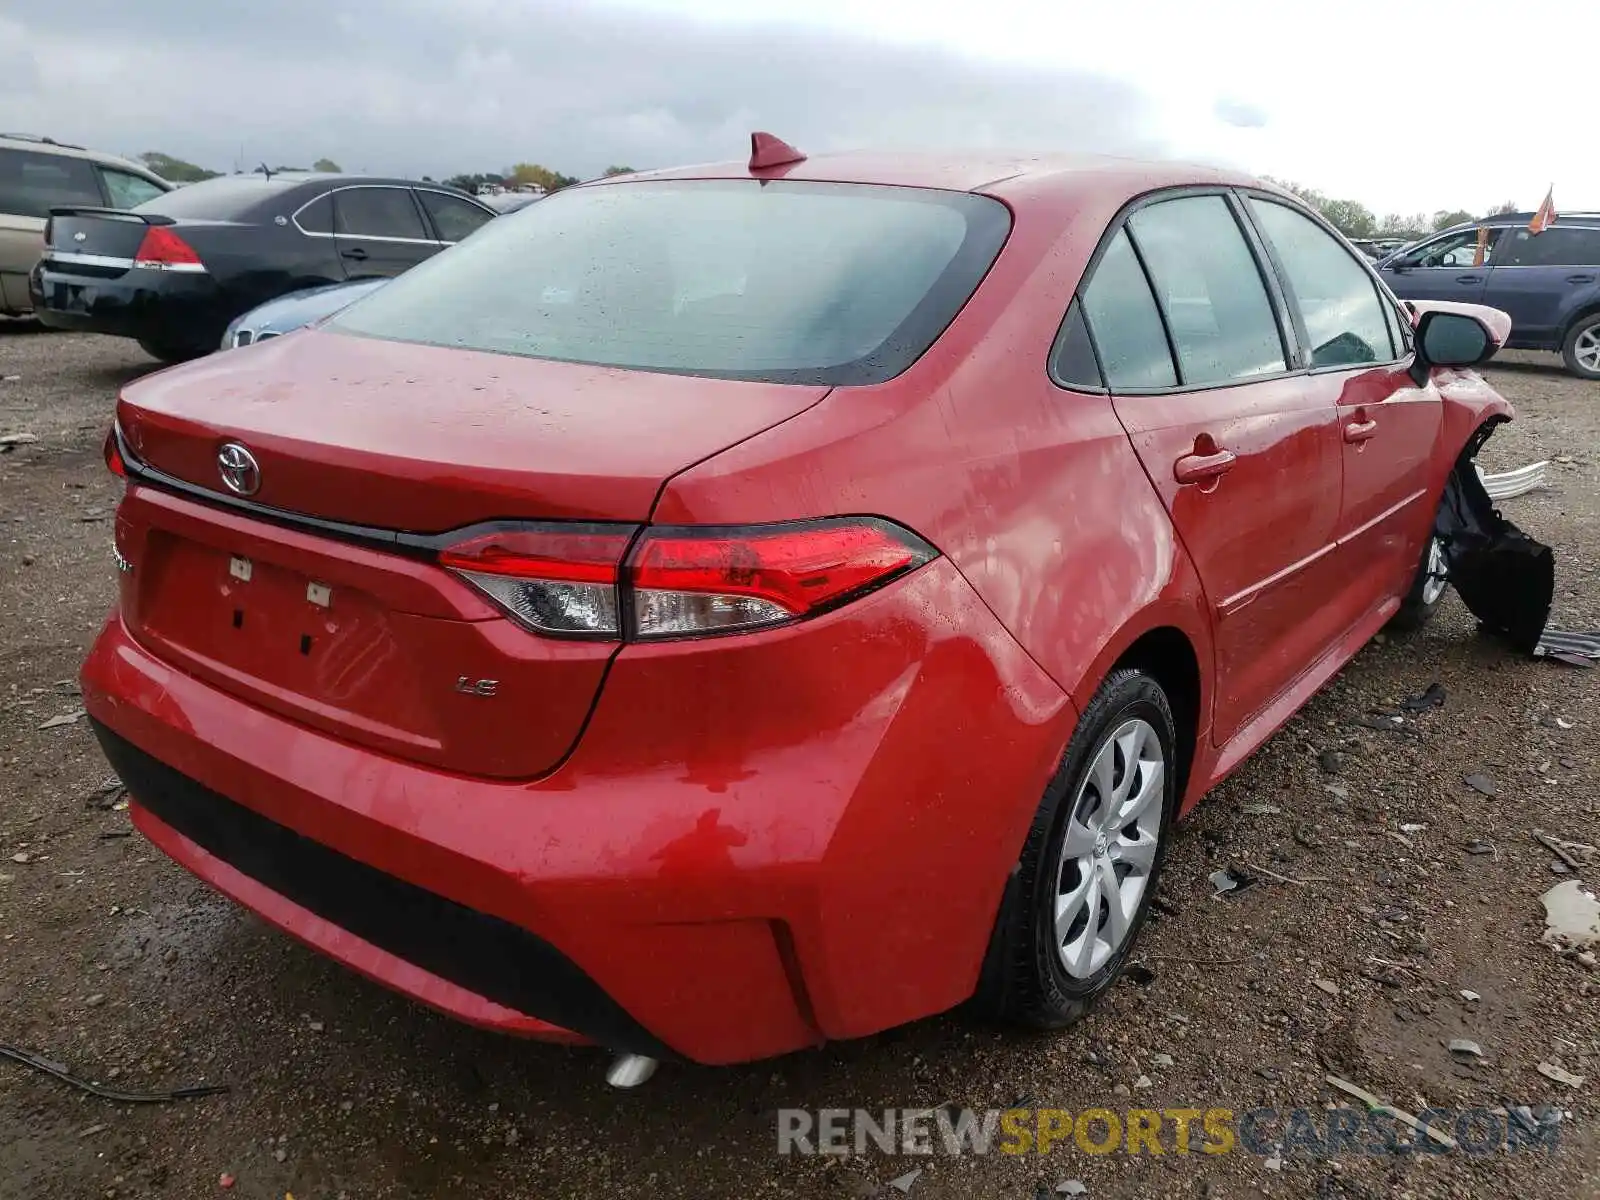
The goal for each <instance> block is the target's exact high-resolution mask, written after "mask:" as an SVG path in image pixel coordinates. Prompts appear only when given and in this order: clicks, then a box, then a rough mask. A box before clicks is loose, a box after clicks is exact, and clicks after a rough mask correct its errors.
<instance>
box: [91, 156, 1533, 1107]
mask: <svg viewBox="0 0 1600 1200" xmlns="http://www.w3.org/2000/svg"><path fill="white" fill-rule="evenodd" d="M753 142H754V148H753V153H752V155H751V158H750V160H749V162H748V163H747V162H745V161H739V162H736V163H727V164H714V165H711V166H697V167H694V168H686V169H684V170H681V171H677V172H672V171H667V172H657V173H653V174H645V175H635V176H628V177H624V178H620V179H614V180H608V181H605V182H598V181H597V182H594V183H589V184H583V185H580V186H575V187H571V188H566V189H563V190H561V191H560V192H558V193H556V194H555V195H553V196H551V197H549V198H548V199H546V200H542V201H540V202H539V203H538V204H536V205H534V206H533V207H532V208H530V209H527V210H526V211H524V212H522V213H519V214H517V215H516V216H514V217H512V218H510V219H508V220H505V221H496V222H492V223H491V224H489V225H488V226H487V227H485V228H484V229H483V230H482V232H481V233H480V234H477V235H475V236H473V237H472V238H470V239H468V240H467V241H466V242H464V243H463V244H462V245H460V246H459V247H457V248H456V249H454V250H452V251H451V252H450V253H448V254H443V255H439V256H438V257H436V258H434V259H433V260H431V261H429V262H426V263H423V264H422V265H421V266H419V267H416V268H415V269H414V270H412V271H409V272H407V273H406V274H405V275H403V276H401V277H400V278H398V279H395V280H394V281H393V282H391V283H389V284H387V285H385V286H384V287H382V288H381V289H380V290H378V291H377V292H375V293H373V294H370V295H368V296H366V297H365V298H364V299H362V300H361V301H360V302H358V303H356V304H353V305H351V306H350V307H348V308H346V309H345V310H343V311H342V312H340V313H337V314H335V315H334V316H333V317H331V318H329V319H327V320H326V321H323V322H322V323H321V324H319V325H317V326H316V327H315V328H312V329H305V330H302V331H301V332H299V333H297V334H295V335H294V336H292V337H283V338H277V339H274V340H272V341H270V342H268V343H266V344H265V345H258V346H254V347H252V348H250V349H248V350H239V351H234V352H230V353H228V354H225V355H222V356H220V358H219V359H217V360H213V361H210V362H207V363H203V364H199V363H197V364H193V365H191V366H188V367H180V368H177V369H175V370H172V371H164V372H159V373H157V374H154V375H149V376H145V377H144V378H142V379H139V380H136V381H135V382H133V383H131V384H129V385H128V386H126V387H125V388H124V389H123V391H122V394H121V396H120V398H119V400H118V404H117V411H116V420H115V425H114V427H113V428H112V429H111V430H110V432H109V436H108V439H107V443H106V461H107V464H108V465H109V466H110V468H111V469H112V470H113V471H114V472H115V473H117V474H118V475H120V476H121V477H122V479H123V481H124V483H125V490H124V492H123V496H122V498H121V501H120V504H119V506H118V509H117V516H116V522H115V534H116V546H115V563H116V575H115V576H114V578H115V579H116V581H117V589H118V593H119V601H118V608H117V610H116V611H115V612H114V613H112V614H111V615H110V617H109V619H108V621H107V623H106V624H105V626H104V628H103V629H102V631H101V633H100V635H99V638H98V640H97V642H96V644H95V646H94V648H93V650H92V651H91V652H90V654H89V657H88V659H87V661H86V662H85V664H84V667H83V671H82V675H81V681H82V693H83V704H84V707H85V708H86V709H87V712H88V716H89V719H90V721H91V723H92V726H93V728H94V731H95V733H96V735H97V737H98V738H99V740H100V742H101V745H102V747H103V748H104V750H105V752H106V755H107V757H108V758H109V760H110V762H111V764H112V766H113V767H114V769H115V771H116V773H117V775H118V777H119V778H121V779H122V780H123V781H124V783H125V784H126V786H127V788H128V790H129V792H130V794H131V797H132V808H131V816H132V819H133V822H134V824H135V825H136V827H137V828H138V829H139V830H140V831H142V832H143V833H144V835H145V836H147V837H148V838H150V839H151V841H152V842H153V843H154V844H155V845H156V846H157V847H159V848H160V849H161V850H162V851H163V852H164V853H166V854H167V855H169V856H171V857H172V858H174V859H175V860H177V861H178V862H179V863H180V864H182V865H183V866H185V867H187V868H188V869H189V870H190V871H192V872H194V873H196V874H197V875H198V876H200V877H201V878H202V879H204V880H206V881H208V882H209V883H211V884H212V885H213V886H215V887H216V888H218V889H219V890H221V891H222V892H224V893H225V894H227V895H229V896H232V897H234V898H235V899H236V900H238V901H240V902H241V903H243V904H245V905H247V906H249V907H250V908H252V909H254V910H255V911H256V912H258V913H260V914H261V915H262V917H263V918H264V919H265V920H267V921H269V922H271V923H273V924H274V925H276V926H278V927H279V928H280V929H283V930H286V931H288V932H290V933H292V934H293V935H294V936H296V937H298V938H300V939H302V940H303V941H305V942H306V943H308V944H310V945H311V946H313V947H316V948H318V949H320V950H322V951H323V952H325V953H327V954H330V955H332V956H334V957H335V958H338V959H341V960H343V961H345V962H346V963H348V964H350V965H351V966H352V967H354V968H355V969H356V970H359V971H360V972H362V973H364V974H366V975H368V976H370V977H373V978H375V979H378V980H381V981H383V982H385V983H387V984H389V985H391V986H393V987H396V988H398V989H400V990H402V991H404V992H406V993H408V994H410V995H412V996H414V997H416V998H417V999H419V1000H421V1001H423V1002H425V1003H428V1004H431V1005H433V1006H435V1007H437V1008H439V1009H442V1010H444V1011H446V1012H449V1013H452V1014H454V1015H456V1016H457V1017H460V1018H462V1019H464V1020H467V1021H469V1022H472V1023H475V1024H478V1025H482V1026H486V1027H490V1028H494V1029H499V1030H502V1031H505V1032H507V1033H513V1034H517V1035H522V1036H529V1037H536V1038H548V1039H552V1040H558V1041H574V1040H583V1041H590V1042H595V1043H598V1044H600V1045H602V1046H607V1047H610V1048H612V1049H614V1050H616V1051H619V1052H623V1053H625V1054H628V1055H642V1056H645V1057H647V1058H660V1057H664V1056H666V1055H668V1054H674V1055H681V1056H683V1057H686V1058H689V1059H692V1060H695V1061H698V1062H702V1063H730V1062H738V1061H742V1060H748V1059H754V1058H760V1057H764V1056H768V1055H776V1054H782V1053H786V1052H788V1051H792V1050H796V1049H799V1048H801V1047H806V1046H815V1045H817V1044H819V1043H822V1042H824V1041H828V1040H830V1039H842V1038H854V1037H861V1036H863V1035H865V1034H869V1033H872V1032H875V1031H877V1030H881V1029H884V1028H887V1027H889V1026H892V1025H896V1024H900V1023H902V1022H906V1021H910V1020H914V1019H916V1018H920V1017H924V1016H927V1015H929V1014H932V1013H935V1012H939V1011H943V1010H945V1009H949V1008H952V1007H954V1006H956V1005H958V1004H961V1003H962V1002H964V1001H966V1000H968V999H973V1000H975V1001H976V1005H975V1007H977V1008H979V1009H981V1010H983V1011H985V1012H987V1013H990V1014H993V1015H996V1016H998V1017H1000V1018H1003V1019H1004V1020H1006V1021H1008V1022H1010V1023H1013V1024H1015V1025H1019V1026H1024V1027H1031V1028H1046V1029H1053V1028H1060V1027H1062V1026H1065V1025H1067V1024H1069V1023H1070V1022H1072V1021H1074V1020H1076V1019H1077V1018H1079V1017H1080V1016H1082V1015H1083V1014H1084V1012H1085V1011H1086V1010H1087V1008H1088V1006H1089V1005H1090V1004H1091V1003H1092V1002H1093V1001H1094V999H1095V998H1096V997H1098V996H1100V995H1102V994H1103V993H1104V992H1105V991H1106V990H1107V989H1108V988H1110V987H1111V985H1112V984H1113V982H1114V981H1115V980H1116V978H1117V976H1118V974H1119V972H1120V971H1121V970H1122V968H1123V966H1124V964H1126V963H1127V962H1129V961H1130V955H1131V954H1132V953H1133V952H1134V946H1135V939H1136V938H1137V935H1138V932H1139V929H1140V927H1141V925H1142V923H1143V922H1144V921H1145V919H1146V916H1147V915H1148V912H1149V909H1150V905H1151V901H1152V899H1153V897H1154V896H1155V895H1156V892H1157V888H1158V885H1159V878H1160V872H1161V869H1162V862H1163V854H1164V852H1165V850H1166V847H1167V846H1168V844H1169V843H1170V842H1171V841H1172V840H1173V838H1172V834H1173V827H1174V822H1175V821H1176V820H1177V818H1178V816H1179V814H1180V813H1182V812H1185V811H1187V810H1188V809H1190V808H1191V807H1192V806H1193V805H1194V804H1196V803H1197V802H1198V801H1199V800H1200V798H1201V797H1202V796H1203V795H1204V794H1205V793H1206V792H1207V791H1208V790H1209V789H1210V788H1212V787H1213V786H1214V785H1216V784H1217V783H1218V782H1219V781H1220V780H1222V779H1224V778H1226V777H1227V776H1228V775H1229V774H1230V773H1231V772H1233V771H1234V770H1235V769H1237V768H1238V767H1239V765H1240V764H1241V763H1242V762H1244V761H1245V759H1246V757H1247V756H1248V755H1249V754H1250V753H1251V752H1253V751H1254V750H1255V749H1256V748H1257V747H1259V746H1261V745H1262V744H1263V743H1264V742H1265V741H1266V740H1267V739H1268V738H1269V737H1270V736H1271V735H1272V734H1273V732H1274V731H1275V730H1277V729H1278V728H1279V727H1280V726H1282V725H1283V724H1284V723H1285V722H1286V721H1288V720H1289V719H1290V717H1291V716H1292V715H1293V714H1294V713H1295V711H1296V710H1297V709H1299V708H1300V707H1301V706H1303V705H1304V704H1305V703H1306V702H1307V701H1308V700H1309V699H1310V698H1311V697H1312V696H1313V695H1314V694H1315V693H1316V691H1317V690H1318V689H1319V688H1320V687H1322V686H1323V685H1324V684H1325V683H1326V682H1327V681H1328V680H1329V679H1330V678H1331V677H1332V676H1333V675H1334V673H1335V672H1337V671H1338V670H1339V669H1340V667H1342V666H1343V665H1344V664H1345V663H1346V662H1348V661H1349V660H1350V659H1351V658H1352V657H1353V656H1354V655H1355V654H1356V653H1357V652H1358V651H1360V650H1361V648H1362V647H1363V646H1365V645H1366V644H1367V642H1368V641H1369V640H1370V639H1371V638H1372V637H1373V636H1374V635H1375V634H1376V633H1377V632H1378V631H1379V630H1380V629H1381V628H1383V627H1384V626H1385V624H1386V623H1389V622H1391V621H1400V622H1403V623H1405V624H1406V625H1408V626H1412V627H1414V626H1416V625H1417V624H1420V623H1421V622H1422V621H1424V620H1426V619H1427V617H1428V616H1429V614H1430V613H1432V612H1433V611H1434V610H1435V608H1436V607H1437V606H1438V604H1439V603H1440V600H1441V598H1442V597H1443V595H1444V593H1445V588H1446V580H1445V579H1444V577H1443V566H1442V560H1441V555H1442V554H1443V550H1442V549H1441V545H1442V543H1441V541H1440V539H1439V538H1437V537H1436V536H1435V527H1436V525H1435V523H1436V518H1437V516H1438V514H1439V513H1440V512H1441V511H1446V506H1445V505H1444V504H1443V501H1442V497H1443V496H1444V495H1445V493H1446V487H1447V481H1448V480H1450V479H1452V478H1454V476H1455V475H1456V474H1457V472H1455V465H1456V464H1457V462H1458V460H1463V459H1464V458H1465V459H1468V460H1469V459H1470V456H1471V455H1472V454H1473V453H1475V451H1476V448H1477V445H1478V444H1479V443H1480V442H1481V440H1482V438H1484V437H1487V436H1488V432H1489V431H1491V430H1492V429H1493V427H1494V425H1495V424H1496V423H1497V422H1499V421H1502V420H1505V419H1508V418H1509V416H1510V409H1509V406H1508V405H1507V404H1506V403H1505V401H1504V400H1503V399H1501V398H1500V397H1499V396H1498V395H1497V394H1496V393H1495V392H1494V390H1493V388H1491V387H1490V386H1489V385H1488V384H1487V383H1485V382H1484V381H1483V379H1482V378H1481V377H1480V376H1478V375H1477V374H1476V373H1475V372H1473V371H1472V370H1471V368H1472V367H1474V366H1475V365H1477V364H1478V363H1481V362H1483V361H1485V360H1486V359H1487V358H1488V357H1489V356H1490V355H1491V354H1493V353H1494V351H1495V349H1496V347H1497V345H1498V344H1499V342H1500V340H1502V339H1503V338H1504V336H1505V335H1506V332H1507V331H1508V329H1509V325H1510V323H1509V321H1508V320H1507V319H1506V317H1505V316H1504V314H1502V313H1496V312H1493V311H1492V310H1489V309H1485V308H1481V307H1475V306H1470V305H1469V306H1461V305H1456V306H1439V307H1438V308H1435V309H1427V308H1426V307H1425V306H1419V309H1420V310H1421V311H1420V312H1419V313H1418V315H1417V316H1416V318H1415V323H1413V318H1412V314H1410V313H1408V312H1407V311H1406V310H1405V309H1404V308H1403V307H1402V305H1401V304H1400V303H1399V302H1398V301H1397V300H1396V299H1395V298H1394V297H1393V296H1392V295H1391V294H1390V293H1389V291H1388V290H1387V289H1386V288H1385V287H1384V286H1383V285H1382V283H1381V282H1380V281H1379V279H1378V277H1377V275H1376V274H1375V273H1374V271H1373V269H1372V265H1371V264H1370V263H1369V262H1367V261H1366V260H1365V259H1363V258H1362V257H1361V256H1360V255H1359V254H1358V253H1356V252H1355V251H1353V250H1352V249H1351V248H1350V247H1349V246H1348V245H1347V244H1346V243H1345V241H1344V240H1343V239H1342V238H1341V237H1340V236H1339V235H1338V234H1337V233H1336V232H1335V231H1334V230H1333V229H1332V227H1331V226H1329V225H1328V224H1327V223H1326V222H1325V221H1323V220H1322V219H1321V218H1320V217H1319V216H1317V214H1315V213H1314V212H1312V211H1311V210H1309V209H1307V208H1306V207H1305V206H1304V205H1303V204H1302V203H1301V202H1300V201H1298V200H1297V199H1296V198H1294V197H1293V196H1290V195H1288V194H1286V193H1284V192H1282V191H1280V190H1278V189H1275V188H1272V187H1270V186H1268V185H1265V184H1262V183H1258V182H1256V181H1254V180H1252V179H1250V178H1248V177H1245V176H1242V175H1238V174H1234V173H1231V172H1220V171H1215V170H1211V169H1208V168H1196V167H1185V166H1178V165H1173V164H1165V163H1139V162H1132V161H1129V160H1125V159H1097V158H1078V157H1062V158H1049V157H1041V158H1031V159H1021V160H1019V159H1016V158H1013V157H1009V156H999V155H976V154H973V155H945V156H932V155H917V156H913V157H909V158H907V157H899V156H892V155H874V154H867V153H858V154H840V155H829V156H826V157H820V158H818V159H815V160H810V161H808V160H806V158H805V156H804V155H801V154H799V153H798V152H797V151H795V150H793V149H792V148H790V147H788V146H787V145H784V144H783V143H781V142H776V139H770V138H767V137H766V135H756V137H755V138H754V139H753ZM775 142H776V144H774V143H775ZM1042 262H1048V263H1049V264H1050V269H1049V270H1040V269H1039V265H1040V263H1042ZM1180 300H1181V301H1182V303H1178V302H1177V301H1180ZM107 569H108V572H109V571H110V565H109V564H108V568H107ZM1464 586H1467V585H1465V584H1464ZM1185 857H1186V858H1188V859H1189V860H1191V861H1190V863H1189V864H1188V865H1189V866H1191V867H1192V866H1193V859H1194V858H1195V857H1196V856H1193V855H1186V856H1185ZM1194 882H1195V881H1193V880H1191V881H1189V882H1188V883H1187V884H1185V885H1184V886H1185V887H1189V886H1193V885H1194ZM629 1061H630V1060H624V1063H621V1064H619V1067H621V1066H624V1065H628V1064H629ZM622 1074H623V1075H624V1077H626V1076H628V1075H632V1071H631V1070H630V1071H628V1072H622ZM633 1077H634V1078H637V1076H636V1075H634V1076H633Z"/></svg>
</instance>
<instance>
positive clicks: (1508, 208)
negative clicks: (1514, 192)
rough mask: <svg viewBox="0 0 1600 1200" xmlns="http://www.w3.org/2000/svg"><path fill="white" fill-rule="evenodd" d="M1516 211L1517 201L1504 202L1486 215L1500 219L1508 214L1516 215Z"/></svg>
mask: <svg viewBox="0 0 1600 1200" xmlns="http://www.w3.org/2000/svg"><path fill="white" fill-rule="evenodd" d="M1516 211H1517V202H1516V201H1515V200H1502V201H1501V202H1500V203H1499V204H1496V205H1495V206H1494V207H1493V208H1491V209H1490V210H1489V211H1488V212H1487V213H1486V214H1485V215H1486V216H1490V217H1500V216H1504V215H1505V214H1506V213H1514V212H1516Z"/></svg>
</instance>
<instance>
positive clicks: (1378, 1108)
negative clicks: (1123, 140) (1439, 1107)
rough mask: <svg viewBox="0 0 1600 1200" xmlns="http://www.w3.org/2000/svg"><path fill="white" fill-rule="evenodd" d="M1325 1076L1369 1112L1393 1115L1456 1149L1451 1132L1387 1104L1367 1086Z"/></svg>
mask: <svg viewBox="0 0 1600 1200" xmlns="http://www.w3.org/2000/svg"><path fill="white" fill-rule="evenodd" d="M1323 1078H1325V1079H1326V1080H1327V1081H1328V1082H1329V1083H1330V1084H1332V1085H1333V1086H1334V1087H1336V1088H1338V1089H1339V1090H1340V1091H1341V1092H1343V1093H1345V1095H1347V1096H1354V1097H1355V1098H1356V1099H1357V1100H1359V1101H1361V1103H1363V1104H1365V1105H1366V1106H1367V1109H1368V1111H1369V1112H1377V1113H1384V1114H1387V1115H1388V1116H1391V1117H1393V1118H1394V1119H1395V1120H1396V1121H1399V1122H1401V1123H1402V1124H1404V1125H1408V1126H1410V1127H1411V1128H1412V1129H1413V1130H1414V1131H1416V1132H1417V1133H1420V1134H1422V1135H1423V1136H1425V1137H1427V1138H1429V1139H1431V1140H1432V1141H1434V1142H1437V1143H1438V1144H1439V1145H1441V1146H1444V1147H1445V1148H1446V1149H1449V1150H1454V1149H1455V1148H1456V1140H1455V1138H1453V1137H1451V1136H1450V1135H1449V1134H1447V1133H1441V1132H1440V1131H1439V1130H1437V1129H1435V1128H1434V1127H1433V1126H1432V1125H1424V1124H1423V1123H1422V1122H1421V1121H1419V1120H1417V1119H1416V1118H1415V1117H1413V1116H1412V1115H1411V1114H1410V1113H1408V1112H1406V1111H1405V1110H1404V1109H1399V1108H1396V1107H1395V1106H1394V1105H1392V1104H1385V1103H1384V1102H1383V1101H1382V1100H1379V1099H1378V1098H1377V1097H1376V1096H1374V1095H1373V1094H1372V1093H1371V1092H1369V1091H1367V1090H1366V1089H1365V1088H1360V1087H1357V1086H1356V1085H1355V1084H1353V1083H1351V1082H1350V1081H1349V1080H1348V1079H1340V1078H1339V1077H1338V1076H1337V1075H1326V1076H1324V1077H1323Z"/></svg>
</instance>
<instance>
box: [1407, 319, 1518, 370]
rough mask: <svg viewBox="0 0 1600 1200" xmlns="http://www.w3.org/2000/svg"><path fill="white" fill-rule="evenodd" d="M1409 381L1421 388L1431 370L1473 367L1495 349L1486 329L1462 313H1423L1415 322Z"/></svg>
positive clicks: (1481, 323) (1480, 323)
mask: <svg viewBox="0 0 1600 1200" xmlns="http://www.w3.org/2000/svg"><path fill="white" fill-rule="evenodd" d="M1416 343H1417V347H1416V349H1417V352H1416V359H1415V361H1414V362H1413V363H1412V366H1411V370H1412V378H1413V379H1415V380H1416V383H1417V386H1418V387H1421V386H1422V384H1423V383H1424V382H1425V381H1426V380H1427V378H1428V371H1429V370H1430V369H1431V368H1433V367H1475V366H1477V365H1478V364H1479V363H1483V362H1487V361H1488V360H1489V359H1491V358H1493V357H1494V352H1495V351H1496V350H1498V349H1499V347H1498V346H1497V345H1496V344H1495V340H1494V337H1493V335H1492V334H1491V333H1490V332H1489V327H1488V326H1487V325H1485V324H1484V323H1483V322H1482V321H1480V320H1478V318H1476V317H1469V316H1467V315H1466V314H1465V313H1453V312H1439V311H1437V310H1434V311H1429V312H1425V313H1423V314H1422V319H1421V320H1420V321H1418V322H1417V333H1416Z"/></svg>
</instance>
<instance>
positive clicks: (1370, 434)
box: [1344, 414, 1378, 442]
mask: <svg viewBox="0 0 1600 1200" xmlns="http://www.w3.org/2000/svg"><path fill="white" fill-rule="evenodd" d="M1363 415H1365V414H1363ZM1377 436H1378V423H1377V422H1376V421H1370V420H1362V421H1351V422H1349V423H1347V424H1346V425H1345V427H1344V440H1345V441H1347V442H1364V441H1366V440H1367V439H1368V438H1374V437H1377Z"/></svg>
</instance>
